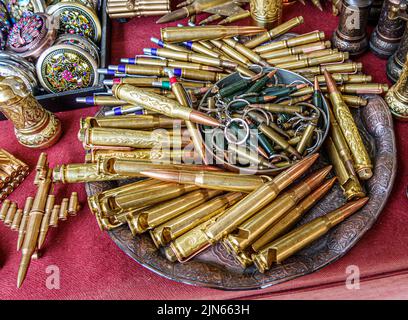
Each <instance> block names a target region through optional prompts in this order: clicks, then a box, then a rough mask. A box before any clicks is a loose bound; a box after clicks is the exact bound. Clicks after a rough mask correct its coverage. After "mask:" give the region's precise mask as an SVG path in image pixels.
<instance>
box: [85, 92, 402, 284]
mask: <svg viewBox="0 0 408 320" xmlns="http://www.w3.org/2000/svg"><path fill="white" fill-rule="evenodd" d="M367 98H369V103H368V105H367V106H366V107H363V108H360V109H358V110H355V112H354V116H355V120H356V122H357V125H358V127H359V129H360V132H361V134H362V136H363V139H364V141H365V143H366V146H367V148H368V149H369V152H370V155H371V157H372V159H373V162H374V170H373V171H374V175H373V177H372V178H371V179H370V180H369V181H368V182H367V183H366V184H365V188H366V191H367V194H368V196H369V197H370V200H369V201H368V203H367V205H366V206H365V207H364V208H362V209H361V210H360V211H358V212H356V213H355V214H354V215H352V216H351V217H349V218H348V219H346V220H345V221H343V222H342V223H341V224H339V225H338V226H336V227H335V228H333V229H331V230H330V231H329V232H328V233H327V234H326V235H325V236H323V237H321V238H320V239H319V240H317V241H315V242H314V243H313V244H312V245H310V246H308V247H307V248H305V249H303V250H301V251H299V252H298V253H297V254H295V255H294V256H292V257H290V258H289V259H287V260H286V261H284V262H283V263H282V264H280V265H275V266H274V267H272V268H271V269H270V270H269V271H267V272H266V273H264V274H262V273H260V272H258V271H257V269H256V268H255V267H254V266H252V267H250V268H247V269H245V270H244V269H243V268H242V267H241V266H240V265H238V264H237V263H236V262H235V261H234V258H233V257H232V256H231V255H230V254H229V253H228V252H227V251H226V250H225V249H224V248H223V247H222V245H220V244H217V245H215V246H213V247H211V248H208V249H207V250H206V251H203V252H202V253H201V254H200V255H198V256H196V257H195V258H193V259H192V260H190V261H188V262H186V263H183V264H182V263H178V262H174V263H173V262H169V261H168V260H166V258H165V257H164V255H162V254H161V253H160V251H159V250H157V249H156V247H155V245H154V244H153V241H152V240H151V239H150V236H149V235H148V234H143V235H141V236H138V237H135V238H134V237H133V236H132V234H131V232H130V230H129V229H128V227H127V226H122V227H119V228H117V229H115V230H113V231H111V232H109V234H110V236H111V238H112V240H113V241H114V242H115V243H116V244H117V245H118V246H119V248H120V249H121V250H123V251H124V252H125V253H126V254H127V255H129V256H130V257H131V258H132V259H134V260H135V261H136V262H138V263H139V264H141V265H143V266H144V267H146V268H148V269H149V270H151V271H153V272H155V273H157V274H159V275H161V276H163V277H166V278H168V279H171V280H175V281H179V282H182V283H186V284H190V285H197V286H203V287H211V288H217V289H224V290H249V289H260V288H265V287H268V286H271V285H275V284H278V283H281V282H284V281H288V280H291V279H294V278H296V277H299V276H302V275H305V274H308V273H311V272H313V271H316V270H318V269H320V268H323V267H324V266H326V265H328V264H330V263H332V262H334V261H335V260H337V259H339V258H340V257H342V256H343V255H344V254H346V252H347V251H349V250H350V249H351V248H352V247H353V246H354V245H355V244H356V243H357V242H358V240H359V239H360V238H361V237H362V236H363V235H364V233H366V232H367V231H368V230H369V229H370V228H371V226H372V225H373V224H374V222H375V221H376V219H377V217H378V216H379V215H380V213H381V211H382V209H383V207H384V206H385V204H386V201H387V198H388V196H389V195H390V192H391V189H392V186H393V183H394V178H395V174H396V146H395V137H394V131H393V125H392V117H391V113H390V111H389V109H388V106H387V104H386V103H385V101H384V100H383V99H382V98H381V97H379V96H367ZM99 114H102V113H101V112H99ZM325 163H327V160H326V157H325V155H324V154H322V155H321V157H320V160H319V162H318V163H317V164H316V165H315V167H314V168H313V169H316V168H319V167H322V166H323V165H324V164H325ZM129 182H130V181H122V182H120V184H124V183H129ZM120 184H119V183H118V182H102V183H89V184H87V185H86V191H87V193H88V195H92V194H94V193H97V192H101V191H103V190H107V189H111V188H114V187H117V186H119V185H120ZM344 202H345V199H344V197H343V194H342V191H341V190H340V187H339V186H338V184H336V185H335V186H334V187H333V188H332V190H331V191H330V193H328V194H327V195H326V197H325V198H324V199H322V200H321V201H320V202H319V203H318V204H317V205H316V206H315V207H314V208H313V210H311V211H310V212H309V213H308V214H306V216H305V217H304V218H303V219H302V220H301V221H300V222H299V224H303V223H305V222H307V221H310V220H311V219H313V218H316V217H318V216H321V215H323V214H325V213H327V212H329V211H331V210H334V209H336V208H338V207H339V206H340V205H342V204H343V203H344ZM95 223H96V222H95Z"/></svg>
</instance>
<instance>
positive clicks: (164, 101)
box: [112, 84, 219, 126]
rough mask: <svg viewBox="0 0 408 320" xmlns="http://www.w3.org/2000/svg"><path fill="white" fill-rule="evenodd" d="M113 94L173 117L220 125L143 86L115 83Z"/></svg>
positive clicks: (204, 115) (202, 114)
mask: <svg viewBox="0 0 408 320" xmlns="http://www.w3.org/2000/svg"><path fill="white" fill-rule="evenodd" d="M112 91H113V94H114V95H115V96H116V97H117V98H119V99H123V100H125V101H127V102H128V103H131V104H136V105H140V106H142V107H144V108H145V109H148V110H152V111H156V112H159V113H161V114H164V115H166V116H168V117H171V118H179V119H183V120H190V121H192V122H195V123H200V124H204V125H209V126H218V125H219V122H218V121H217V120H215V119H213V118H211V117H209V116H207V115H206V114H204V113H201V112H198V111H195V110H192V109H191V108H188V107H183V106H182V105H180V104H179V103H177V102H176V101H174V100H171V99H168V98H165V97H162V96H160V95H158V94H155V93H150V92H145V91H144V90H143V88H136V87H133V86H131V85H128V84H120V85H115V86H113V88H112Z"/></svg>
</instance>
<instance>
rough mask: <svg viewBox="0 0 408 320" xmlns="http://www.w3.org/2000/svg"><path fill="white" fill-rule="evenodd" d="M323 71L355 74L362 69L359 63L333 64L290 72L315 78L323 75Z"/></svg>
mask: <svg viewBox="0 0 408 320" xmlns="http://www.w3.org/2000/svg"><path fill="white" fill-rule="evenodd" d="M324 69H325V70H327V71H328V72H330V73H357V72H360V71H361V70H362V69H363V64H362V63H361V62H346V63H335V64H327V65H325V66H324V67H322V66H314V67H309V68H301V69H295V70H292V71H293V72H296V73H300V74H302V75H303V76H315V75H320V74H323V70H324Z"/></svg>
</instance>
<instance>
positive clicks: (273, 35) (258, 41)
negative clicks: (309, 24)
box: [244, 16, 304, 49]
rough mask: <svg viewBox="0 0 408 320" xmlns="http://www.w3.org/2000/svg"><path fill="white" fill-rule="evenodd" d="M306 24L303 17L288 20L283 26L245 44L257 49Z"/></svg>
mask: <svg viewBox="0 0 408 320" xmlns="http://www.w3.org/2000/svg"><path fill="white" fill-rule="evenodd" d="M303 22H304V19H303V17H302V16H299V17H295V18H293V19H291V20H288V21H286V22H284V23H282V24H281V25H279V26H277V27H275V28H273V29H271V30H269V31H267V32H263V33H261V34H260V35H258V36H256V37H254V38H253V39H251V40H249V41H247V42H245V43H244V45H245V46H246V47H247V48H250V49H252V48H255V47H257V46H258V45H260V44H262V43H264V42H267V41H269V40H272V39H273V38H276V37H278V36H280V35H282V34H284V33H286V32H288V31H289V30H291V29H293V28H294V27H297V26H298V25H300V24H302V23H303Z"/></svg>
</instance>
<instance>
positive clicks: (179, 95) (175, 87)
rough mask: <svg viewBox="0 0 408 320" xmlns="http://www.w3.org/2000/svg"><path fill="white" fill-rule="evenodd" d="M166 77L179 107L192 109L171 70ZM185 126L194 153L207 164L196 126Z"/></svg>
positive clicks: (201, 140)
mask: <svg viewBox="0 0 408 320" xmlns="http://www.w3.org/2000/svg"><path fill="white" fill-rule="evenodd" d="M168 75H169V78H170V83H171V91H172V92H173V93H174V95H175V96H176V99H177V101H178V103H180V105H181V106H183V107H187V108H192V107H193V106H192V102H191V99H190V98H189V96H188V94H187V92H186V90H185V89H184V87H183V85H182V84H181V83H180V82H178V81H177V78H176V77H175V76H174V73H173V72H172V71H171V70H168ZM186 126H187V129H188V132H189V133H190V136H191V139H192V141H193V145H194V149H195V151H196V152H197V153H198V155H199V156H200V159H201V160H202V161H203V163H204V164H207V160H206V156H205V149H204V142H203V138H202V136H201V133H200V132H199V131H198V128H197V125H196V124H195V123H193V122H191V121H186Z"/></svg>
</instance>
